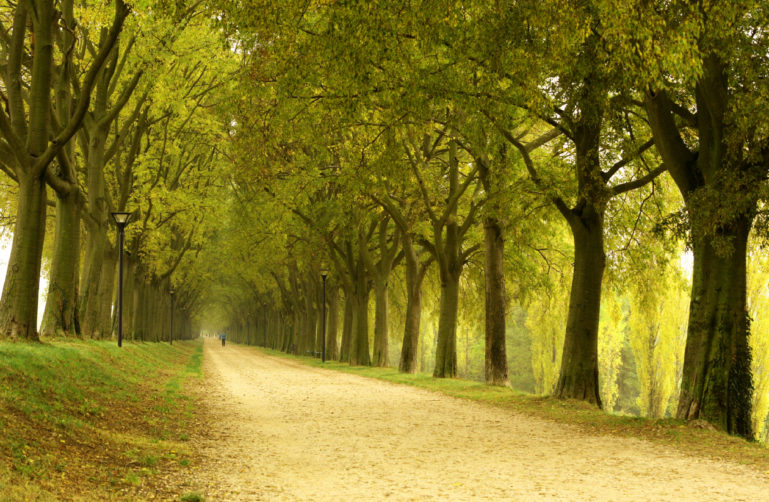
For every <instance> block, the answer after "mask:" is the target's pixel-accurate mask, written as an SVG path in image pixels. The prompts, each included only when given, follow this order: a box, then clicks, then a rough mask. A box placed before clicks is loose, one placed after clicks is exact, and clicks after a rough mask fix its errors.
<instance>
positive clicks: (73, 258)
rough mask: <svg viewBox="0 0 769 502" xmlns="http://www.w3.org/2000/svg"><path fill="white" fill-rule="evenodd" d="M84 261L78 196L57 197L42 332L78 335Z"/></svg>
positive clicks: (43, 333)
mask: <svg viewBox="0 0 769 502" xmlns="http://www.w3.org/2000/svg"><path fill="white" fill-rule="evenodd" d="M79 262H80V207H79V206H78V203H77V194H76V193H75V192H70V193H69V194H68V195H67V196H65V197H61V196H58V195H57V198H56V233H55V237H54V241H53V259H52V260H51V273H50V277H49V280H48V293H47V295H46V300H45V311H44V313H43V323H42V327H41V333H42V335H43V336H55V335H57V334H69V335H75V334H76V318H75V313H76V312H77V281H78V270H79Z"/></svg>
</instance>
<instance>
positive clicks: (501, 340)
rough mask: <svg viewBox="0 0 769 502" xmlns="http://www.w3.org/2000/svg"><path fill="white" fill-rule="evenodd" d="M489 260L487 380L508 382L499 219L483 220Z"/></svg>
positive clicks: (499, 383)
mask: <svg viewBox="0 0 769 502" xmlns="http://www.w3.org/2000/svg"><path fill="white" fill-rule="evenodd" d="M484 230H485V244H486V263H485V265H486V266H485V268H484V275H485V278H486V372H485V374H486V383H487V384H489V385H508V384H509V382H508V378H507V352H506V350H505V311H506V299H505V264H504V248H505V243H504V240H503V238H502V228H501V227H500V226H499V221H497V219H496V218H492V217H488V218H486V220H485V223H484Z"/></svg>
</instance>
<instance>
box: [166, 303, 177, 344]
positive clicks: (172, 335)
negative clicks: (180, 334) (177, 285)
mask: <svg viewBox="0 0 769 502" xmlns="http://www.w3.org/2000/svg"><path fill="white" fill-rule="evenodd" d="M168 294H169V295H171V328H170V329H171V333H170V336H169V337H168V340H169V343H170V344H171V345H173V344H174V295H175V294H176V291H174V290H173V289H171V290H170V291H169V292H168Z"/></svg>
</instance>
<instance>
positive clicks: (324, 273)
mask: <svg viewBox="0 0 769 502" xmlns="http://www.w3.org/2000/svg"><path fill="white" fill-rule="evenodd" d="M320 276H321V277H322V278H323V330H322V332H323V347H322V348H321V349H320V353H321V358H320V360H321V362H324V363H325V362H326V277H327V276H328V270H326V269H325V268H324V269H321V271H320Z"/></svg>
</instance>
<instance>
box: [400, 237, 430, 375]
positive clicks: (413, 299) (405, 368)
mask: <svg viewBox="0 0 769 502" xmlns="http://www.w3.org/2000/svg"><path fill="white" fill-rule="evenodd" d="M403 252H404V253H405V258H406V318H405V323H404V326H403V343H402V345H401V357H400V361H399V363H398V371H400V372H401V373H416V372H417V370H418V369H419V368H418V367H417V362H418V361H417V355H418V353H419V325H420V321H421V320H422V279H423V278H424V271H420V267H419V260H418V258H417V254H416V250H414V247H413V245H412V242H411V236H409V235H405V236H404V238H403Z"/></svg>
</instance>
